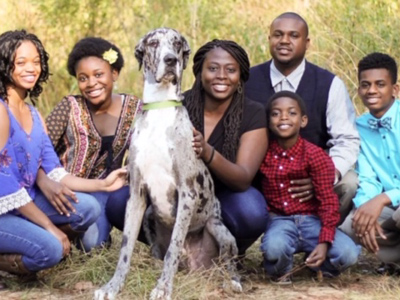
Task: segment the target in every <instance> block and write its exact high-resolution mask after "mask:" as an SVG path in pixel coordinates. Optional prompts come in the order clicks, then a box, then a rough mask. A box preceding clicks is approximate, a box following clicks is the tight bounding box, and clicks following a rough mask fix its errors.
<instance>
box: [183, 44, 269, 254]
mask: <svg viewBox="0 0 400 300" xmlns="http://www.w3.org/2000/svg"><path fill="white" fill-rule="evenodd" d="M193 62H194V65H193V73H194V75H195V77H196V78H195V82H194V84H193V87H192V89H191V90H189V91H187V92H185V94H184V96H185V98H184V103H185V106H186V107H187V109H188V111H189V115H190V118H191V120H192V123H193V125H194V127H195V129H194V140H193V147H194V150H195V151H196V154H197V155H198V156H199V157H200V158H201V159H203V160H204V162H205V163H206V165H207V166H208V167H209V169H210V171H211V173H212V175H213V178H214V182H215V191H216V195H217V197H218V199H219V200H220V202H221V209H222V218H223V220H224V223H225V225H226V226H227V227H228V229H229V230H230V231H231V233H232V234H233V236H234V237H235V238H236V241H237V245H238V248H239V254H244V253H245V251H246V249H247V248H248V247H249V246H250V245H251V244H252V243H253V242H254V241H256V240H257V238H258V237H259V236H260V235H261V234H262V233H263V231H264V229H265V226H266V223H267V218H268V213H267V207H266V201H265V199H264V197H263V196H262V194H261V193H260V192H259V191H258V190H256V189H255V188H254V187H252V186H251V183H252V180H253V178H254V176H255V174H256V173H257V170H258V169H259V167H260V164H261V161H262V160H263V158H264V156H265V153H266V150H267V146H268V142H267V140H268V137H267V130H266V115H265V111H264V108H263V107H262V105H259V104H258V103H256V102H253V101H250V100H248V99H246V100H245V97H244V84H245V82H246V81H247V79H248V77H249V69H250V62H249V58H248V56H247V53H246V51H245V50H244V49H243V48H242V47H241V46H239V45H238V44H237V43H235V42H233V41H227V40H213V41H211V42H208V43H206V44H205V45H203V46H202V47H200V49H199V50H198V51H197V52H196V54H195V56H194V58H193Z"/></svg>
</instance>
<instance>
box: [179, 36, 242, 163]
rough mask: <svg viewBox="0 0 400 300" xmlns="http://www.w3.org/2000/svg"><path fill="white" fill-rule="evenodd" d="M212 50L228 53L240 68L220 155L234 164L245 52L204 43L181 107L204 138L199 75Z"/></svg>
mask: <svg viewBox="0 0 400 300" xmlns="http://www.w3.org/2000/svg"><path fill="white" fill-rule="evenodd" d="M215 48H221V49H223V50H225V51H226V52H228V53H229V54H230V55H232V57H233V58H234V59H235V60H236V61H237V62H238V64H239V66H240V86H241V87H242V91H241V92H240V93H239V92H238V91H237V90H236V91H235V93H234V94H233V98H232V103H231V104H230V105H229V108H228V111H227V112H226V113H225V116H224V120H223V122H224V123H223V125H224V143H223V147H222V153H221V154H222V155H223V156H224V157H225V158H227V159H228V160H230V161H232V162H234V161H235V160H236V152H237V149H238V147H239V139H240V136H239V131H240V126H241V124H242V117H243V107H244V100H245V97H244V83H245V82H246V81H247V80H248V79H249V74H250V61H249V57H248V56H247V53H246V51H245V50H244V49H243V48H242V47H241V46H239V45H238V44H237V43H235V42H234V41H228V40H217V39H215V40H212V41H211V42H208V43H206V44H205V45H203V46H202V47H200V49H199V50H197V52H196V54H195V55H194V58H193V73H194V75H195V77H196V79H195V82H194V84H193V87H192V89H191V90H189V91H188V92H186V93H185V105H186V107H187V109H188V112H189V116H190V119H191V121H192V123H193V125H194V127H195V128H196V129H197V130H199V131H200V132H202V134H203V135H204V101H205V97H204V89H203V87H202V83H201V72H202V69H203V63H204V60H205V58H206V56H207V53H208V52H210V51H211V50H213V49H215Z"/></svg>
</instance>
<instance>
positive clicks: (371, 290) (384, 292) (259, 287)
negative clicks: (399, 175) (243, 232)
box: [0, 231, 400, 300]
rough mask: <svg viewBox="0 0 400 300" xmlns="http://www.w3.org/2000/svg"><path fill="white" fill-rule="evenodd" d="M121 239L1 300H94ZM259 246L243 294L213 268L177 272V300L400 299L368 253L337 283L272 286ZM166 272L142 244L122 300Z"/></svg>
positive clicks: (140, 294)
mask: <svg viewBox="0 0 400 300" xmlns="http://www.w3.org/2000/svg"><path fill="white" fill-rule="evenodd" d="M120 237H121V234H120V233H119V232H116V231H114V232H113V238H114V243H113V245H112V247H111V248H110V249H108V250H97V251H93V252H92V253H90V254H83V253H80V252H79V251H78V250H76V249H74V251H73V253H72V255H71V257H69V258H68V259H67V260H66V261H65V262H63V263H61V264H59V265H58V266H57V267H55V268H53V269H51V270H47V271H42V272H40V273H39V274H38V278H39V280H38V281H35V282H30V283H21V280H20V279H19V278H17V277H14V276H10V277H7V278H6V282H7V283H8V285H9V286H10V290H8V291H5V292H0V299H12V300H17V299H18V300H19V299H37V300H39V299H40V300H44V299H92V296H93V292H94V289H95V288H97V287H99V286H100V285H102V284H104V283H105V282H107V281H108V280H109V279H110V278H111V276H112V275H113V273H114V269H115V266H116V264H117V260H118V255H119V245H120ZM258 246H259V243H256V244H255V245H254V246H252V247H251V248H250V250H249V251H248V253H247V256H246V259H245V261H244V267H245V268H244V270H243V271H242V281H243V288H244V292H243V293H242V294H234V293H233V292H230V291H227V290H224V289H223V288H222V287H223V284H224V280H228V278H227V274H226V273H225V272H224V270H223V268H221V267H214V268H212V269H210V270H205V271H201V272H192V273H190V272H187V271H185V270H183V271H180V272H178V273H177V274H176V276H175V281H174V294H173V299H185V300H192V299H193V300H194V299H201V300H205V299H207V300H217V299H271V300H273V299H285V300H302V299H321V300H339V299H365V300H370V299H371V300H372V299H385V300H388V299H399V295H400V279H399V278H398V277H390V276H381V275H376V274H375V273H374V272H373V270H374V268H375V267H376V266H377V265H379V262H378V261H377V260H376V259H374V257H372V256H369V255H366V254H364V255H363V256H362V257H361V259H360V262H359V264H358V265H357V266H355V267H353V268H352V269H350V270H347V271H346V272H344V273H343V274H342V275H341V276H340V277H339V278H336V279H324V280H323V281H322V282H320V281H318V280H317V279H316V278H315V276H314V275H313V274H312V273H311V272H310V271H308V270H306V269H304V270H302V271H300V272H298V273H296V274H295V275H294V281H293V285H292V286H287V287H280V286H276V285H272V284H270V282H269V280H268V277H267V276H266V275H265V274H264V272H263V270H262V268H261V266H260V263H261V254H260V252H259V250H258ZM296 259H297V263H300V262H301V261H302V256H301V255H298V256H297V257H296ZM161 269H162V262H161V261H158V260H155V259H153V258H151V257H150V256H149V251H148V247H147V246H145V245H143V244H141V243H137V245H136V247H135V251H134V254H133V258H132V264H131V270H130V273H129V276H128V279H127V281H126V284H125V287H124V289H123V291H122V292H121V293H120V294H119V296H118V299H148V296H149V294H150V292H151V290H152V288H153V287H154V286H155V284H156V281H157V278H158V276H159V274H160V272H161Z"/></svg>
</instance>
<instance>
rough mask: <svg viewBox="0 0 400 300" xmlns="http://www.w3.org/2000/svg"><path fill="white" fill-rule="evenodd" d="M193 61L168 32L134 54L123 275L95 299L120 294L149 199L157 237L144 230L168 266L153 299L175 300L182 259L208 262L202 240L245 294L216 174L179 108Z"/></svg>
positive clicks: (155, 34) (152, 36) (149, 219)
mask: <svg viewBox="0 0 400 300" xmlns="http://www.w3.org/2000/svg"><path fill="white" fill-rule="evenodd" d="M189 54H190V48H189V46H188V44H187V42H186V40H185V38H184V37H183V36H181V35H180V34H179V33H178V32H177V31H175V30H173V29H169V28H159V29H156V30H153V31H151V32H149V33H148V34H147V35H145V36H144V37H143V38H142V39H141V40H140V42H139V44H138V45H137V46H136V48H135V56H136V58H137V59H138V61H139V64H140V66H142V65H143V67H144V90H143V102H144V107H143V112H142V113H141V114H140V116H138V117H137V120H136V122H135V127H134V133H133V137H132V142H131V146H130V149H129V152H130V153H129V171H130V178H131V179H130V180H131V181H130V188H131V197H130V199H129V201H128V204H127V210H126V216H125V226H124V232H123V241H122V248H121V253H120V257H119V261H118V266H117V269H116V271H115V274H114V276H113V278H112V279H111V281H110V282H108V283H107V284H106V285H105V286H103V287H102V288H101V289H99V290H97V291H96V292H95V299H114V298H115V296H116V294H117V293H118V292H119V291H120V289H121V288H122V286H123V284H124V281H125V278H126V275H127V273H128V271H129V268H130V260H131V256H132V251H133V248H134V245H135V241H136V239H137V237H138V234H139V230H140V225H141V223H142V220H143V217H144V215H145V211H146V199H150V200H151V205H150V207H149V209H147V211H146V219H145V222H144V225H146V224H149V223H151V224H153V226H152V230H150V229H149V228H147V230H146V231H147V237H148V239H149V241H150V243H151V247H152V253H153V255H155V256H157V257H159V258H163V259H164V268H163V271H162V275H161V277H160V279H159V280H158V283H157V286H156V287H155V288H154V290H153V291H152V292H151V295H150V298H151V299H171V294H172V285H173V279H174V275H175V273H176V271H177V268H178V264H179V263H180V258H181V254H182V253H186V254H187V255H188V256H190V254H191V253H194V255H195V256H196V258H197V259H198V258H199V257H200V259H203V258H204V257H201V254H199V253H202V251H191V248H190V246H191V242H190V241H189V242H188V240H191V241H192V246H193V245H198V244H202V245H203V244H206V243H202V242H200V243H198V241H199V240H202V239H203V238H200V239H199V238H198V236H202V234H203V236H204V235H207V236H208V237H209V238H208V240H209V241H210V240H211V244H214V245H215V246H216V247H215V248H216V249H217V256H218V255H219V256H220V257H221V258H222V259H224V260H225V261H226V262H227V268H228V271H229V272H230V275H231V278H232V280H231V284H232V288H233V289H234V290H235V291H241V289H242V287H241V285H240V278H239V276H238V275H237V273H236V267H235V265H234V263H233V261H232V258H233V257H234V256H235V255H237V247H236V243H235V239H234V237H233V236H232V234H231V233H230V232H229V231H228V229H227V228H226V227H225V225H223V223H222V221H221V215H220V204H219V201H218V199H217V198H216V197H215V195H214V185H213V181H212V178H211V175H210V172H209V171H208V169H207V167H206V166H205V165H204V163H203V161H202V160H200V159H198V158H197V157H196V154H195V152H194V150H193V148H192V139H193V131H192V124H191V122H190V120H189V116H188V113H187V111H186V109H185V108H184V107H183V106H182V105H181V100H182V96H181V76H182V71H183V69H185V67H186V64H187V61H188V58H189ZM145 227H147V226H145ZM190 236H192V239H189V237H190ZM165 237H168V238H167V239H165ZM185 239H186V240H185ZM196 243H197V244H196ZM185 246H188V247H186V249H185ZM211 248H212V247H211ZM192 249H193V247H192ZM211 252H212V251H211ZM211 256H212V255H211ZM196 258H194V260H196ZM206 259H209V257H207V258H206ZM189 261H190V259H189ZM198 265H199V263H198V262H193V259H192V261H191V262H189V266H192V267H193V266H195V267H196V266H198ZM205 265H207V263H205Z"/></svg>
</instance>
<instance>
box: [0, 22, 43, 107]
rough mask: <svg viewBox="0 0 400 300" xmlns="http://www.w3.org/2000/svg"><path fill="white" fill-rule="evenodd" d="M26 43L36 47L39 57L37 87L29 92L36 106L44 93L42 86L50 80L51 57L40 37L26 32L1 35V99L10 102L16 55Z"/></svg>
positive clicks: (8, 32)
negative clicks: (8, 93) (9, 91)
mask: <svg viewBox="0 0 400 300" xmlns="http://www.w3.org/2000/svg"><path fill="white" fill-rule="evenodd" d="M25 41H29V42H31V43H32V44H34V45H35V47H36V49H37V51H38V53H39V57H40V68H41V72H40V75H39V79H38V80H37V82H36V84H35V86H34V87H33V88H32V89H31V90H28V96H29V98H30V99H31V101H32V104H33V105H35V104H36V101H37V98H38V97H39V95H40V94H41V93H42V91H43V88H42V84H43V83H45V82H46V81H47V79H48V78H49V75H50V72H49V65H48V61H49V55H48V54H47V52H46V50H45V49H44V47H43V44H42V42H41V41H40V40H39V39H38V37H37V36H36V35H34V34H32V33H28V32H26V31H25V30H14V31H6V32H4V33H3V34H1V35H0V98H2V99H3V100H4V101H6V102H8V99H7V85H10V84H13V83H14V81H13V79H12V73H13V72H14V69H15V64H14V60H15V53H16V51H17V49H18V48H19V46H21V44H22V43H23V42H25Z"/></svg>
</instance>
